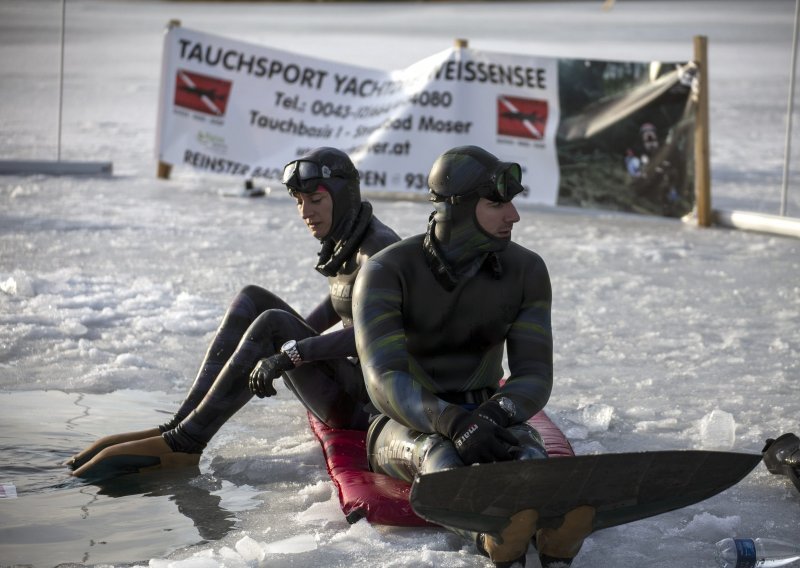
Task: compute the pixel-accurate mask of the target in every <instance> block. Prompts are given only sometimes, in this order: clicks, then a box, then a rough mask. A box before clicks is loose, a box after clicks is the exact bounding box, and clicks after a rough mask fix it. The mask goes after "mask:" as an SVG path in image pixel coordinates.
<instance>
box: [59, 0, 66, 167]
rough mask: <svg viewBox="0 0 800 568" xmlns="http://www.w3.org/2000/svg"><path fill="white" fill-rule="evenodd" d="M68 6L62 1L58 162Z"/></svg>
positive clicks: (64, 0)
mask: <svg viewBox="0 0 800 568" xmlns="http://www.w3.org/2000/svg"><path fill="white" fill-rule="evenodd" d="M66 14H67V4H66V0H61V64H60V66H59V69H58V161H59V162H60V161H61V111H62V108H63V106H64V103H63V100H64V24H65V22H66V19H67V18H66Z"/></svg>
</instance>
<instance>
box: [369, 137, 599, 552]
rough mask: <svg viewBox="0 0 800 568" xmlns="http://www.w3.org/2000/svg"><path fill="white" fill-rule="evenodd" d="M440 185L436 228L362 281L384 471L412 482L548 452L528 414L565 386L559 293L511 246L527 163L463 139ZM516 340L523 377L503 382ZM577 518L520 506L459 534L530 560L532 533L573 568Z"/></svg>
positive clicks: (588, 513) (586, 525) (436, 184)
mask: <svg viewBox="0 0 800 568" xmlns="http://www.w3.org/2000/svg"><path fill="white" fill-rule="evenodd" d="M428 185H429V189H430V199H431V201H433V205H434V208H435V211H434V212H433V213H432V214H431V216H430V219H429V222H428V227H427V231H426V232H425V233H424V234H420V235H416V236H413V237H410V238H407V239H404V240H402V241H401V242H399V243H396V244H394V245H391V246H390V247H388V248H386V249H385V250H383V251H382V252H381V253H379V254H377V255H375V256H373V257H372V258H371V259H370V261H369V262H368V263H367V264H366V265H365V266H364V267H363V268H362V269H361V272H360V274H359V277H358V279H357V281H356V289H355V293H354V299H353V308H354V311H353V315H354V325H355V329H356V345H357V347H358V353H359V357H360V360H361V363H362V367H363V369H364V373H365V380H366V384H367V389H368V391H369V394H370V398H371V399H372V402H373V404H374V405H375V406H376V407H377V409H378V410H379V412H380V413H381V414H380V415H379V416H378V417H377V418H376V419H375V420H374V421H373V422H372V424H371V426H370V429H369V431H368V434H367V452H368V458H369V463H370V467H371V469H372V470H373V471H376V472H379V473H384V474H387V475H390V476H393V477H396V478H400V479H403V480H406V481H408V482H412V481H413V480H414V478H415V477H416V476H417V475H420V474H426V473H433V472H436V471H441V470H444V469H451V468H458V467H465V466H470V465H472V464H481V463H490V462H495V461H507V460H527V459H545V458H547V453H546V451H545V448H544V444H543V442H542V439H541V437H540V435H539V433H538V432H537V431H536V430H535V429H534V428H533V427H532V426H531V425H530V424H528V423H527V420H528V419H529V418H531V417H532V416H533V415H534V414H535V413H537V412H538V411H540V410H542V409H543V408H544V406H545V404H546V403H547V401H548V399H549V397H550V392H551V389H552V385H553V339H552V331H551V321H550V312H551V300H552V292H551V286H550V276H549V273H548V270H547V267H546V265H545V263H544V261H543V260H542V258H541V257H540V256H539V255H538V254H536V253H535V252H533V251H531V250H528V249H526V248H524V247H522V246H520V245H518V244H516V243H514V242H511V233H512V229H513V226H514V224H515V223H517V222H518V221H519V220H520V217H519V214H518V212H517V210H516V208H515V207H514V205H513V203H512V199H513V198H514V196H515V195H517V194H518V193H520V192H521V191H522V190H523V186H522V184H521V168H520V166H519V164H516V163H507V162H501V161H500V160H499V159H498V158H497V157H496V156H494V155H492V154H490V153H489V152H487V151H486V150H484V149H482V148H479V147H476V146H462V147H457V148H453V149H451V150H448V151H447V152H445V153H444V154H442V155H441V156H439V157H438V158H437V159H436V161H435V162H434V164H433V167H432V168H431V171H430V174H429V177H428ZM504 348H505V349H506V350H507V353H508V365H509V370H510V375H509V376H508V379H507V380H506V381H505V382H504V383H503V384H501V378H502V376H503V367H502V363H503V351H504ZM587 509H588V508H587ZM571 515H572V513H570V514H568V515H567V516H566V517H567V518H565V522H564V524H563V525H562V526H561V527H560V528H559V529H558V530H554V529H541V530H537V518H538V514H537V512H536V511H534V510H523V511H520V512H518V513H516V514H514V515H513V516H512V517H511V518H510V523H509V525H508V526H507V527H506V529H505V530H504V531H503V533H502V535H501V536H500V537H497V536H493V535H490V534H476V533H468V532H466V531H460V530H456V529H453V530H454V531H455V532H458V533H460V534H463V535H464V536H467V537H468V538H469V539H471V540H472V541H473V542H474V543H475V544H476V546H477V549H478V551H479V552H480V553H482V554H484V555H486V556H489V557H490V559H491V560H492V562H494V564H495V565H496V566H501V567H510V566H523V565H524V564H525V556H526V553H527V550H528V544H529V543H530V542H531V540H532V539H533V540H534V541H535V543H536V545H537V547H538V552H539V556H540V560H541V562H542V566H545V567H548V568H549V567H555V566H568V565H569V564H570V563H571V561H572V558H573V557H574V556H575V555H576V554H577V552H578V550H579V548H580V546H581V544H582V542H583V538H585V536H587V535H588V534H589V532H590V530H591V529H590V527H591V520H592V518H593V510H581V511H580V512H579V513H577V514H575V515H572V516H571Z"/></svg>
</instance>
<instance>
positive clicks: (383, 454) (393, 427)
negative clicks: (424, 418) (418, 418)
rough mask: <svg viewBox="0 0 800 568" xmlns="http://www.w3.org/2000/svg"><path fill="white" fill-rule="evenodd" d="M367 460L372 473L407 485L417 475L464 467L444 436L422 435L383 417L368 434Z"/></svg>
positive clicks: (371, 426)
mask: <svg viewBox="0 0 800 568" xmlns="http://www.w3.org/2000/svg"><path fill="white" fill-rule="evenodd" d="M367 456H368V458H369V464H370V469H372V471H375V472H379V473H385V474H387V475H391V476H392V477H397V478H400V479H405V480H406V481H412V480H413V479H414V477H415V476H416V475H417V474H421V473H432V472H435V471H443V470H445V469H452V468H455V467H463V466H464V462H463V461H462V460H461V458H460V457H459V456H458V452H457V451H456V449H455V446H453V443H452V442H451V441H450V440H448V439H446V438H445V437H444V436H441V435H440V434H425V433H422V432H418V431H416V430H413V429H411V428H408V427H406V426H403V425H402V424H400V423H399V422H395V421H394V420H392V419H390V418H389V417H388V416H383V415H381V416H379V417H378V418H377V419H375V420H373V422H372V424H371V425H370V428H369V430H368V432H367Z"/></svg>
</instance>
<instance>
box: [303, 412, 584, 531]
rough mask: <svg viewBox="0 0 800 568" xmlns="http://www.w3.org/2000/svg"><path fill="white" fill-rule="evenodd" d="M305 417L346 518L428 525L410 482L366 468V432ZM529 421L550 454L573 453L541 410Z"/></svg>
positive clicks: (309, 416)
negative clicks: (416, 507) (416, 509)
mask: <svg viewBox="0 0 800 568" xmlns="http://www.w3.org/2000/svg"><path fill="white" fill-rule="evenodd" d="M308 421H309V423H310V424H311V430H312V431H313V432H314V435H315V436H316V437H317V439H318V440H319V442H320V444H322V452H323V453H324V454H325V461H326V462H327V466H328V473H329V474H330V476H331V479H332V480H333V482H334V483H335V484H336V487H337V489H338V491H339V503H340V504H341V507H342V512H343V513H344V515H345V517H346V518H347V521H348V522H350V523H355V522H356V521H358V520H359V519H363V518H366V519H367V521H369V522H370V523H373V524H378V525H393V526H409V527H413V526H430V523H428V522H427V521H424V520H423V519H421V518H419V517H418V516H417V515H416V513H414V511H413V510H412V509H411V505H410V504H409V502H408V492H409V490H410V489H411V485H409V484H408V483H406V482H405V481H401V480H399V479H395V478H393V477H389V476H388V475H383V474H380V473H373V472H371V471H369V465H368V463H367V451H366V434H367V433H366V432H363V431H360V430H335V429H333V428H329V427H327V426H326V425H325V424H323V423H322V422H320V421H319V420H317V419H316V418H315V417H314V416H313V415H311V414H310V413H309V414H308ZM530 423H531V424H532V425H533V426H534V427H535V428H536V429H537V430H538V431H539V433H540V434H541V435H542V439H543V440H544V445H545V448H547V452H548V454H549V455H550V457H567V456H573V455H575V452H574V451H573V450H572V446H571V445H570V443H569V440H567V438H566V436H564V433H563V432H562V431H561V430H559V428H558V426H556V425H555V424H554V423H553V422H552V421H551V420H550V418H549V417H548V416H547V414H545V413H544V411H542V412H539V413H538V414H537V415H536V416H534V417H533V418H531V420H530Z"/></svg>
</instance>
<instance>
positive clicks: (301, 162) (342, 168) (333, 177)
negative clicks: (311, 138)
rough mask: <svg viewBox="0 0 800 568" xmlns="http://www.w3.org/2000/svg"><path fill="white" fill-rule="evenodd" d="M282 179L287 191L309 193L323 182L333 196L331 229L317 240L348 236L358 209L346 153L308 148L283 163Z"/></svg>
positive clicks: (352, 170)
mask: <svg viewBox="0 0 800 568" xmlns="http://www.w3.org/2000/svg"><path fill="white" fill-rule="evenodd" d="M283 183H284V184H285V185H286V188H287V189H288V190H289V193H296V192H299V193H313V192H315V191H316V190H317V188H318V187H319V186H323V187H324V188H325V189H326V190H327V191H328V193H330V196H331V199H332V200H333V218H332V219H331V230H330V231H328V234H327V235H325V237H323V238H322V239H320V240H322V241H323V243H324V242H325V241H327V240H331V241H333V242H334V243H338V242H340V241H341V240H343V239H346V238H347V237H348V236H349V234H350V232H351V231H352V229H353V225H354V224H355V221H356V217H357V216H358V212H359V211H360V209H361V186H360V184H359V175H358V170H357V169H356V167H355V165H353V162H352V161H351V160H350V157H349V156H348V155H347V154H345V153H344V152H342V151H341V150H338V149H337V148H330V147H327V146H323V147H321V148H316V149H314V150H311V151H310V152H307V153H306V154H303V155H302V156H300V157H299V158H297V159H296V160H293V161H291V162H289V163H288V164H286V166H285V167H284V170H283Z"/></svg>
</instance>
